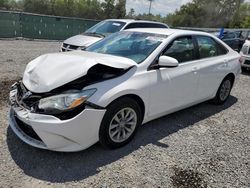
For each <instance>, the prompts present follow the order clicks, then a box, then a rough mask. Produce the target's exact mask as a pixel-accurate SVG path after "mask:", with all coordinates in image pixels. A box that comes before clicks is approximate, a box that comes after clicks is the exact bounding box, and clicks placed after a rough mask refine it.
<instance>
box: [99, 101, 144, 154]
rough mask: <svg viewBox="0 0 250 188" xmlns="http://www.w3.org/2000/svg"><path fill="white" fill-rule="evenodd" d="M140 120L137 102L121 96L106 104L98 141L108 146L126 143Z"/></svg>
mask: <svg viewBox="0 0 250 188" xmlns="http://www.w3.org/2000/svg"><path fill="white" fill-rule="evenodd" d="M141 122H142V113H141V109H140V106H139V105H138V103H137V102H136V101H135V100H133V99H131V98H121V99H119V100H117V101H115V102H113V103H112V104H111V105H110V106H108V108H107V111H106V113H105V115H104V118H103V120H102V123H101V127H100V131H99V139H100V143H101V144H102V145H104V146H106V147H108V148H111V149H113V148H118V147H121V146H123V145H125V144H127V143H128V142H129V141H130V140H131V139H132V138H133V137H134V135H135V133H136V131H137V128H138V126H139V125H140V124H141Z"/></svg>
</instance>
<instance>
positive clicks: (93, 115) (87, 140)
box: [9, 91, 106, 152]
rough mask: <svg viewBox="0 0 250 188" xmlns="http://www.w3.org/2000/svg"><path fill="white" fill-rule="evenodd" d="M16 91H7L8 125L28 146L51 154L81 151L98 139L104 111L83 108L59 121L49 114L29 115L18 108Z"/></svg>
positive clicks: (25, 110) (30, 113)
mask: <svg viewBox="0 0 250 188" xmlns="http://www.w3.org/2000/svg"><path fill="white" fill-rule="evenodd" d="M15 101H16V93H15V91H11V92H10V103H11V109H10V112H9V123H10V127H11V128H12V130H13V131H14V133H15V134H16V135H17V136H18V137H19V138H20V139H21V140H23V141H24V142H26V143H27V144H29V145H31V146H34V147H37V148H42V149H48V150H53V151H63V152H72V151H80V150H83V149H86V148H88V147H89V146H91V145H93V144H95V143H96V142H98V140H99V127H100V124H101V121H102V118H103V116H104V114H105V112H106V110H105V109H93V108H85V109H84V110H83V111H82V112H81V113H80V114H78V115H77V116H75V117H73V118H71V119H68V120H60V119H59V118H57V117H54V116H52V115H45V114H37V113H32V112H30V111H29V110H28V109H25V108H24V107H22V106H19V105H18V103H15Z"/></svg>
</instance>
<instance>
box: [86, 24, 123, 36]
mask: <svg viewBox="0 0 250 188" xmlns="http://www.w3.org/2000/svg"><path fill="white" fill-rule="evenodd" d="M125 24H126V23H125V22H120V21H102V22H99V23H98V24H96V25H94V26H93V27H91V28H90V29H88V30H86V31H85V33H94V34H101V35H105V36H107V35H109V34H111V33H115V32H118V31H120V30H121V29H122V27H123V26H124V25H125Z"/></svg>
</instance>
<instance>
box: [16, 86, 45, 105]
mask: <svg viewBox="0 0 250 188" xmlns="http://www.w3.org/2000/svg"><path fill="white" fill-rule="evenodd" d="M28 92H30V91H29V90H28V89H27V88H26V87H25V86H24V84H23V83H22V82H20V83H19V84H18V85H17V100H18V102H19V103H20V105H22V106H24V107H25V108H27V109H29V110H30V109H31V108H32V107H34V106H35V104H37V103H38V101H39V100H40V99H41V96H40V95H35V94H33V93H30V96H27V97H25V94H27V93H28Z"/></svg>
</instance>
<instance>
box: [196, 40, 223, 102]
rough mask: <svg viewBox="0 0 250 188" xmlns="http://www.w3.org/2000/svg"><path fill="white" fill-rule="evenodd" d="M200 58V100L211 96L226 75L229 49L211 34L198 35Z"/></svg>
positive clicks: (198, 63) (198, 94) (198, 62)
mask: <svg viewBox="0 0 250 188" xmlns="http://www.w3.org/2000/svg"><path fill="white" fill-rule="evenodd" d="M195 38H196V40H197V46H198V54H199V60H198V61H197V66H199V70H198V73H199V83H198V91H197V97H198V98H199V100H203V99H206V98H211V96H213V94H214V92H215V91H216V90H217V89H218V86H219V84H220V82H221V81H222V79H223V77H224V76H225V72H226V71H225V69H226V66H227V64H228V59H227V56H226V54H227V52H228V50H227V49H226V48H225V47H224V46H223V45H222V44H220V43H219V42H217V41H216V40H214V39H213V38H212V37H209V36H196V37H195Z"/></svg>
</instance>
